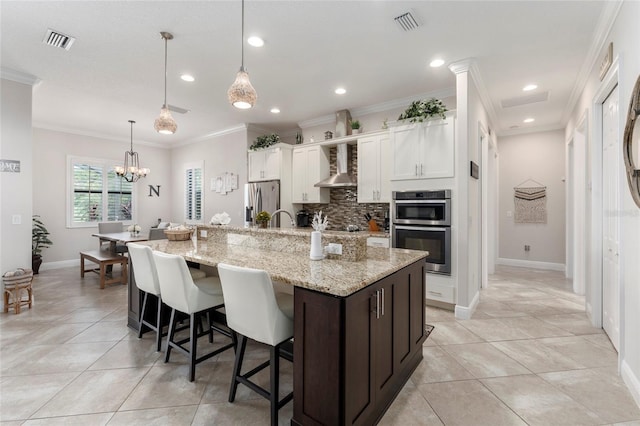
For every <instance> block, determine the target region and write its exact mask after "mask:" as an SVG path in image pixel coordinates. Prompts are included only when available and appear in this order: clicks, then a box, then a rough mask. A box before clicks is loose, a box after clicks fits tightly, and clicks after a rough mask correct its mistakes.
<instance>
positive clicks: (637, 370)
mask: <svg viewBox="0 0 640 426" xmlns="http://www.w3.org/2000/svg"><path fill="white" fill-rule="evenodd" d="M638 22H640V2H637V1H625V2H623V3H622V6H621V8H620V11H619V13H618V16H617V18H616V21H615V23H614V25H613V27H612V29H611V32H610V33H609V34H608V36H607V37H606V40H605V42H604V43H603V46H604V48H606V46H608V44H609V42H613V56H614V57H618V58H619V74H618V79H619V89H620V91H619V93H620V128H619V130H620V136H621V137H622V135H623V132H624V120H625V116H626V114H627V111H628V108H629V99H630V97H631V89H632V88H633V85H634V84H635V81H636V79H637V78H638V76H639V75H640V54H639V52H640V47H639V45H638V40H640V26H639V25H638ZM604 48H603V50H602V51H601V52H600V54H599V55H598V58H602V57H604ZM599 64H600V63H599V62H597V63H596V64H594V67H593V69H592V70H591V74H590V76H589V79H588V81H587V84H586V87H585V88H584V90H583V92H582V94H581V95H580V98H579V101H578V102H577V105H576V107H575V108H574V110H573V112H572V114H571V117H570V120H569V124H568V126H567V128H566V135H567V137H570V135H572V134H573V132H574V129H575V127H576V126H577V124H578V122H579V121H580V119H581V117H582V116H583V114H584V111H588V113H589V122H590V123H592V125H591V126H592V128H591V137H590V141H591V142H592V146H591V147H590V148H591V150H592V152H593V154H594V156H595V151H594V150H596V149H599V147H598V146H594V145H593V144H595V143H596V141H597V135H596V134H594V127H593V123H595V117H594V111H593V102H594V96H595V94H596V92H597V91H598V90H599V89H600V87H601V82H600V79H599V78H598V73H599ZM622 161H623V157H622V155H620V162H621V164H620V167H621V168H622V169H624V165H623V164H622ZM595 163H596V161H593V162H592V167H593V166H594V165H595ZM591 173H592V174H593V180H594V182H593V184H594V188H596V185H595V180H596V179H597V178H598V177H599V175H598V174H597V172H596V170H595V169H594V170H592V171H591ZM592 174H589V178H591V177H592ZM620 194H621V209H620V212H619V214H620V238H621V240H620V267H621V271H620V272H621V274H620V276H621V298H620V300H621V309H620V312H621V315H622V318H621V319H622V321H621V329H620V333H621V336H620V339H621V341H620V358H621V362H620V365H621V375H622V377H623V379H624V380H625V382H626V383H627V385H628V386H629V388H630V389H631V392H632V394H633V396H634V398H635V399H636V402H637V403H638V404H640V339H639V338H638V336H640V310H639V309H638V306H640V262H639V261H638V260H639V259H640V208H638V206H637V205H636V204H635V203H634V202H633V200H632V198H631V195H630V193H629V189H628V186H627V182H626V180H625V179H623V180H621V188H620ZM597 195H598V194H592V196H593V197H597ZM594 204H596V203H595V202H594ZM597 208H598V206H597V205H593V206H592V209H593V210H592V213H594V214H595V211H596V209H597ZM598 217H599V216H598ZM594 220H596V218H594ZM597 237H598V236H596V235H594V239H596V238H597ZM589 256H590V257H589V260H590V262H591V263H592V264H594V263H597V262H599V261H600V260H599V257H601V253H600V252H598V251H597V250H596V249H595V247H592V251H591V252H590V253H589ZM587 274H588V275H589V280H593V281H594V282H597V281H598V280H599V277H597V276H591V275H592V274H593V270H592V269H589V270H587ZM594 290H597V289H595V288H594ZM589 302H590V300H587V303H589Z"/></svg>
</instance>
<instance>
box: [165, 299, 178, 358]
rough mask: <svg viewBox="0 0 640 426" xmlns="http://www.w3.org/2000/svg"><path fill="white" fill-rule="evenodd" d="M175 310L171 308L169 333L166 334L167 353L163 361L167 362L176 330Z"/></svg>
mask: <svg viewBox="0 0 640 426" xmlns="http://www.w3.org/2000/svg"><path fill="white" fill-rule="evenodd" d="M175 329H176V310H175V309H171V319H170V320H169V333H168V335H167V353H166V355H165V356H164V362H169V355H170V354H171V342H172V341H173V335H174V334H175V332H176V330H175Z"/></svg>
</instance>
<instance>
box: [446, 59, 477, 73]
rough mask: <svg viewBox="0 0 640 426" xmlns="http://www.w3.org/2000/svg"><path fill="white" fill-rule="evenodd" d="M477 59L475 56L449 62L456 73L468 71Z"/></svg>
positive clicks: (450, 67)
mask: <svg viewBox="0 0 640 426" xmlns="http://www.w3.org/2000/svg"><path fill="white" fill-rule="evenodd" d="M475 63H476V60H475V59H474V58H466V59H461V60H459V61H456V62H452V63H450V64H449V70H450V71H451V72H452V73H454V74H460V73H463V72H468V71H469V70H471V68H472V67H473V66H474V65H475Z"/></svg>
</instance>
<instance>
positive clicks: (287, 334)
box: [218, 263, 293, 425]
mask: <svg viewBox="0 0 640 426" xmlns="http://www.w3.org/2000/svg"><path fill="white" fill-rule="evenodd" d="M218 274H219V275H220V282H221V284H222V290H223V292H224V299H225V312H226V314H227V325H228V326H229V328H231V329H232V330H233V331H235V332H236V333H238V334H239V335H240V339H239V342H238V346H239V348H238V349H236V361H235V364H234V367H233V378H232V382H231V389H230V391H229V402H233V401H234V399H235V396H236V390H237V387H238V383H242V384H244V385H245V386H247V387H249V388H250V389H252V390H254V391H256V392H257V393H259V394H260V395H262V396H263V397H265V398H267V399H268V400H269V401H270V403H271V424H272V425H277V424H278V410H279V409H280V408H281V407H282V406H284V405H285V404H286V403H287V402H289V401H291V400H292V399H293V392H292V393H289V394H288V395H287V396H285V397H284V398H282V400H280V401H278V390H279V387H280V386H279V385H280V378H279V374H280V356H282V357H283V358H285V359H288V360H289V361H293V359H292V357H291V356H290V354H288V355H287V354H285V353H282V352H281V351H280V350H281V347H282V345H283V344H285V343H287V342H288V341H290V340H291V338H292V337H293V297H292V296H291V295H290V294H285V293H276V292H275V291H274V289H273V283H272V282H271V278H270V277H269V275H268V274H267V273H266V272H265V271H262V270H258V269H250V268H241V267H237V266H232V265H227V264H224V263H219V264H218ZM247 338H249V339H252V340H255V341H257V342H260V343H264V344H266V345H269V346H270V348H269V349H270V357H269V358H270V359H269V361H266V362H264V363H263V364H261V365H259V366H257V367H256V368H254V369H253V370H251V371H249V372H247V373H245V374H242V372H241V371H242V360H243V358H244V352H245V348H246V345H247ZM269 365H270V366H271V368H270V379H271V384H270V389H269V391H267V390H266V389H264V388H262V387H260V386H258V385H257V384H256V383H254V382H252V381H250V380H249V378H250V377H251V376H253V375H254V374H255V373H257V372H259V371H260V370H262V369H264V368H265V367H267V366H269Z"/></svg>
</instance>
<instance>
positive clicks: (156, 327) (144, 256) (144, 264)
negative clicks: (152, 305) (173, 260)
mask: <svg viewBox="0 0 640 426" xmlns="http://www.w3.org/2000/svg"><path fill="white" fill-rule="evenodd" d="M128 247H129V257H130V258H131V264H132V267H133V276H134V278H135V282H136V286H137V287H138V288H139V289H140V290H142V291H144V299H143V302H142V309H141V310H140V318H139V322H138V338H140V337H142V330H143V328H144V327H145V326H146V327H148V328H149V329H151V330H152V331H155V332H156V351H160V350H161V349H162V336H163V335H165V334H163V333H162V298H161V293H160V283H159V281H158V272H157V271H156V263H155V261H154V260H153V251H151V248H150V247H148V246H143V245H140V244H135V243H129V244H128ZM149 294H153V295H154V296H156V297H157V298H158V302H157V304H156V323H155V324H152V323H150V322H149V321H147V320H145V319H144V317H145V312H146V311H147V299H148V296H149Z"/></svg>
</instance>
